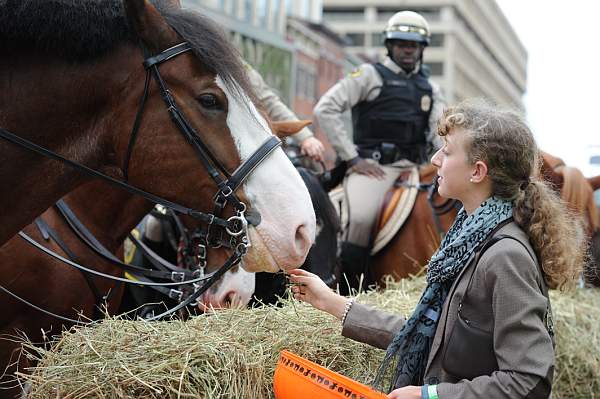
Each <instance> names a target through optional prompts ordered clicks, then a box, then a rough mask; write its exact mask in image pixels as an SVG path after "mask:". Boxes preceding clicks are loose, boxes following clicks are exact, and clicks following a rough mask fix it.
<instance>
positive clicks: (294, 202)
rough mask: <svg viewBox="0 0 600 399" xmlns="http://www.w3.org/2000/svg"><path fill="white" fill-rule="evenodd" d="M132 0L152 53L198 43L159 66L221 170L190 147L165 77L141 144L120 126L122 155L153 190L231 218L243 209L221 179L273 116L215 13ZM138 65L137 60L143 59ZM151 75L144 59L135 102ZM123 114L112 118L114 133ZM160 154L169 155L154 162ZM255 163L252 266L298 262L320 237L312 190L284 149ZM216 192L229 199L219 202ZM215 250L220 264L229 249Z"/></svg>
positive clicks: (135, 79) (244, 199)
mask: <svg viewBox="0 0 600 399" xmlns="http://www.w3.org/2000/svg"><path fill="white" fill-rule="evenodd" d="M124 4H125V11H126V14H127V18H128V21H129V25H130V26H132V27H133V30H134V31H135V33H136V34H137V36H138V37H139V39H140V40H141V42H142V43H143V45H144V47H145V48H146V49H147V51H149V52H150V53H151V54H157V53H160V52H161V51H164V50H165V49H169V48H172V47H173V46H176V45H178V44H179V43H182V42H184V41H185V42H187V43H188V44H189V45H190V47H191V51H187V52H185V53H183V54H180V55H177V56H176V57H174V58H172V59H170V60H168V61H167V62H165V63H163V64H160V66H157V67H156V69H157V70H158V69H159V70H160V78H161V79H162V81H163V82H164V85H165V87H166V88H168V93H169V95H170V96H171V97H172V100H173V102H174V104H175V105H176V106H177V107H178V108H179V111H180V115H183V116H184V118H185V119H186V121H185V122H184V123H185V124H188V125H189V126H190V127H191V128H192V131H193V133H194V134H195V135H196V137H197V138H199V140H200V141H201V142H202V143H203V144H202V145H203V146H204V147H205V149H206V152H207V153H209V155H210V154H212V156H209V157H208V158H209V159H208V164H212V165H213V170H212V171H211V170H207V166H206V164H207V160H206V159H205V160H203V162H201V161H200V160H199V159H198V158H199V154H198V152H199V151H198V149H197V148H196V147H193V146H191V145H190V143H189V140H190V139H189V137H184V136H183V135H181V134H179V133H178V132H177V133H175V134H174V132H175V131H176V130H177V129H176V127H175V125H174V124H173V121H172V120H171V119H172V118H173V115H172V113H171V115H169V113H168V112H167V109H166V107H165V105H164V104H163V98H161V96H162V97H164V96H165V92H164V91H163V92H161V90H159V87H158V86H159V85H151V86H150V88H149V95H148V99H147V106H148V107H149V109H148V110H147V112H145V113H144V115H143V118H142V120H141V123H140V128H139V133H138V137H137V140H136V142H135V147H133V150H131V148H132V144H131V143H132V141H131V138H130V136H129V134H128V132H123V131H122V130H123V129H122V128H121V134H116V136H115V148H116V151H115V152H116V154H121V157H120V159H119V163H120V164H125V165H127V164H128V171H129V179H130V181H131V182H135V181H145V182H147V181H151V182H152V183H153V184H152V185H151V187H152V192H153V193H156V194H158V195H164V196H165V197H166V198H177V199H178V200H179V201H180V202H183V203H184V204H186V206H190V207H192V208H194V209H198V210H200V211H202V212H207V213H210V212H212V211H214V209H215V208H224V209H223V210H222V212H223V215H224V217H225V218H227V217H231V216H235V215H236V212H240V209H239V208H236V207H235V205H236V202H233V203H232V201H230V199H231V197H228V196H227V193H224V192H223V191H220V190H222V189H223V187H219V186H218V185H219V183H221V184H222V183H223V181H226V180H227V178H229V177H230V176H231V175H233V174H234V171H236V169H237V168H238V167H240V165H241V164H242V163H244V162H246V161H248V160H251V158H252V157H253V156H254V155H255V154H256V152H257V150H258V149H259V148H261V146H262V145H263V143H264V142H265V141H266V140H268V139H269V138H271V137H273V132H272V131H271V129H270V128H269V125H268V123H267V121H266V120H265V119H264V118H263V117H262V115H261V114H260V113H259V112H258V111H257V109H256V107H255V105H254V104H253V102H252V93H251V91H250V89H249V86H248V85H247V83H246V80H245V77H244V74H243V71H244V69H243V66H242V64H241V63H240V60H239V57H238V55H237V53H236V52H235V50H234V49H233V48H231V47H230V46H229V45H228V44H227V39H226V38H225V37H224V36H223V35H222V34H221V33H220V32H219V31H218V30H217V29H216V28H215V27H214V26H213V25H212V23H211V22H210V21H208V20H205V19H203V18H201V17H200V16H197V15H194V14H192V13H191V12H189V11H185V10H178V9H173V8H171V9H164V10H161V13H162V14H161V13H159V12H158V11H157V10H156V9H155V8H154V7H153V6H152V5H151V4H149V3H148V2H146V1H142V0H128V1H125V2H124ZM140 52H141V50H138V53H140ZM140 56H141V54H140ZM136 64H138V65H139V59H138V60H136ZM143 73H144V71H143V68H141V66H138V67H136V68H133V71H132V73H131V74H130V76H129V77H128V79H127V83H128V84H126V86H128V87H127V88H126V89H125V90H124V93H128V96H127V97H128V100H129V101H128V102H130V103H131V104H132V105H133V104H136V102H137V101H138V99H139V98H142V97H143V94H142V90H143V85H142V84H141V82H142V81H143ZM150 107H151V109H152V111H151V110H150ZM121 122H123V120H115V121H114V122H113V126H114V127H115V131H118V128H117V124H120V123H121ZM123 133H125V134H123ZM196 137H194V139H195V138H196ZM127 157H129V159H127ZM159 159H167V160H170V161H168V162H148V161H149V160H159ZM219 164H221V165H222V167H219ZM215 166H216V167H215ZM250 166H251V168H252V172H251V173H249V174H248V175H247V177H246V179H245V182H244V184H243V185H241V186H240V187H239V189H238V190H237V191H236V192H235V193H234V196H237V198H238V199H239V203H242V204H244V205H245V206H244V208H246V209H242V212H243V211H245V213H246V214H253V215H255V218H254V219H255V221H254V225H251V226H250V227H249V229H248V239H249V241H250V244H251V247H250V249H249V251H248V254H247V255H246V257H245V259H244V265H245V267H246V268H247V269H248V270H249V271H259V270H266V271H277V270H279V269H290V268H293V267H297V266H299V265H300V264H302V262H303V261H304V259H305V257H306V255H307V253H308V250H309V248H310V246H311V244H312V241H313V239H314V231H315V220H314V213H313V211H312V209H311V206H310V198H309V196H308V192H307V190H306V188H305V186H304V185H303V183H302V180H301V179H300V177H299V176H298V173H297V172H296V171H295V169H294V168H293V166H292V165H291V163H290V162H289V160H288V159H287V158H286V157H285V154H284V153H283V151H282V150H281V149H279V148H277V149H275V150H273V151H272V152H271V153H270V154H269V155H268V156H266V157H265V158H262V160H260V163H258V164H255V165H250ZM219 169H222V170H219ZM215 171H216V172H219V174H222V177H221V178H220V179H215V176H214V173H215ZM208 172H211V173H212V175H211V173H208ZM173 176H177V177H176V178H175V179H173ZM220 193H221V194H223V195H220ZM234 196H232V197H234ZM214 197H217V199H220V200H221V202H220V203H216V202H217V201H215V198H214ZM248 219H249V218H248ZM210 252H211V254H210V258H209V259H210V261H211V262H221V263H222V261H223V259H225V258H226V257H227V256H228V254H227V252H225V251H222V250H218V251H217V250H210Z"/></svg>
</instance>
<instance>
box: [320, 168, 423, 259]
mask: <svg viewBox="0 0 600 399" xmlns="http://www.w3.org/2000/svg"><path fill="white" fill-rule="evenodd" d="M419 181H420V179H419V169H418V168H417V167H416V166H412V167H409V168H407V169H406V170H405V171H403V172H402V173H401V174H400V176H399V177H398V179H396V181H395V182H394V184H393V185H392V187H390V189H389V190H388V191H387V193H386V194H385V196H384V198H383V201H382V202H381V204H379V212H378V217H377V219H376V220H377V222H376V223H375V227H374V230H373V233H372V237H373V240H372V242H373V245H372V246H371V255H375V254H376V253H378V252H379V251H380V250H381V249H382V248H383V247H385V246H386V245H387V244H388V243H389V242H390V241H391V239H392V238H393V237H394V236H395V235H396V233H397V232H398V231H399V230H400V228H401V227H402V226H403V224H404V222H405V221H406V219H407V218H408V216H409V215H410V213H411V211H412V209H413V206H414V204H415V201H416V198H417V194H418V192H419ZM329 198H330V199H331V202H332V203H333V205H334V207H335V208H336V211H337V213H338V215H339V216H340V222H341V226H342V228H344V227H345V226H348V223H349V220H348V206H347V203H346V195H345V193H344V189H343V187H342V186H338V187H337V188H335V189H333V190H332V191H331V192H330V193H329Z"/></svg>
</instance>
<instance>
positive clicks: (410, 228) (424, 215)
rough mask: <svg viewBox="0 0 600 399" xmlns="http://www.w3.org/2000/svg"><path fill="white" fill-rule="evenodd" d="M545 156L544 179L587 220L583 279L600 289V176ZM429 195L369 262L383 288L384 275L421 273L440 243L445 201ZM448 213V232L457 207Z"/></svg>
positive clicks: (431, 172)
mask: <svg viewBox="0 0 600 399" xmlns="http://www.w3.org/2000/svg"><path fill="white" fill-rule="evenodd" d="M541 155H542V167H541V177H542V178H543V179H544V180H545V181H546V182H548V183H549V184H551V185H552V186H553V187H554V188H555V189H556V190H557V191H558V192H560V195H561V198H562V199H563V200H564V201H565V203H566V204H567V205H568V206H569V207H570V208H571V209H572V210H573V211H574V212H575V213H576V214H578V215H580V216H581V217H582V220H584V223H585V227H586V232H587V235H588V239H589V240H590V248H591V252H592V259H591V262H590V264H589V265H587V270H586V273H584V276H585V277H586V280H587V281H588V282H589V283H591V284H594V285H597V286H600V268H599V266H598V265H600V233H599V230H598V227H599V225H600V223H599V222H600V221H599V219H598V210H597V208H596V206H595V204H594V198H593V194H594V191H595V190H596V189H598V188H599V186H600V176H596V177H592V178H585V177H584V176H583V174H582V173H581V171H579V170H578V169H577V168H573V167H569V166H566V165H565V164H564V162H563V161H562V160H561V159H560V158H557V157H554V156H551V155H550V154H547V153H545V152H542V153H541ZM434 176H435V168H433V167H431V166H428V167H425V168H423V169H421V171H420V180H421V181H432V179H433V178H434ZM427 195H428V194H427V193H426V192H420V193H419V194H418V196H417V200H416V202H415V206H414V208H413V210H412V213H411V214H410V216H409V218H408V219H407V220H406V222H405V223H404V225H403V227H402V228H401V230H400V231H399V232H398V234H397V235H396V236H395V237H394V238H393V239H392V241H390V243H389V244H388V245H387V246H386V247H385V248H383V249H382V250H381V251H380V252H379V253H377V254H376V255H374V256H373V257H372V258H371V260H370V270H371V272H372V278H373V281H374V282H377V283H379V284H381V285H384V282H385V276H387V275H391V276H392V277H394V278H395V279H400V278H403V277H407V276H408V275H410V274H415V273H418V272H419V271H420V270H422V268H423V266H425V265H426V264H427V262H428V261H429V258H430V257H431V256H432V255H433V253H434V251H435V250H436V249H437V247H438V246H439V244H440V239H441V235H440V234H439V229H438V228H437V226H436V224H435V223H434V219H433V214H434V208H435V207H437V206H441V205H442V204H444V203H445V202H446V200H445V199H444V198H442V197H440V196H436V197H434V202H433V204H434V206H433V207H432V206H431V205H430V203H429V202H428V199H427ZM444 208H445V209H446V210H447V211H448V212H446V213H444V214H442V215H439V222H440V225H441V227H442V229H443V231H444V232H445V231H448V229H449V228H450V226H451V225H452V222H454V218H455V217H456V213H457V211H456V208H453V207H444Z"/></svg>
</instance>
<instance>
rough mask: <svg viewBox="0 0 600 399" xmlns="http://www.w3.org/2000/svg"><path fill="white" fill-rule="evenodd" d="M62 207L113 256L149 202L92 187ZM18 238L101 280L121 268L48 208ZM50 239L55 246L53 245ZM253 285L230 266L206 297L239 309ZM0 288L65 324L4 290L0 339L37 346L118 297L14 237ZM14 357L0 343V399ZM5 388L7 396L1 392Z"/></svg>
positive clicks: (105, 282) (106, 283)
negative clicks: (232, 301) (228, 298)
mask: <svg viewBox="0 0 600 399" xmlns="http://www.w3.org/2000/svg"><path fill="white" fill-rule="evenodd" d="M63 201H64V203H65V204H66V205H67V206H68V207H69V208H70V210H71V211H72V212H73V214H74V215H75V216H76V218H77V219H78V220H79V221H80V222H81V223H82V224H83V225H84V226H85V227H86V228H87V229H88V230H89V231H90V232H91V233H92V234H93V235H94V237H95V238H96V239H97V240H98V241H99V242H100V243H102V246H103V247H104V248H106V249H107V250H108V251H109V252H111V253H113V254H116V253H117V251H118V250H119V248H120V247H121V245H122V243H123V240H124V239H125V237H126V236H127V234H128V233H129V232H130V231H131V229H133V228H134V227H135V226H136V224H137V223H138V222H139V221H140V220H141V219H142V218H143V217H144V215H145V214H146V213H148V212H149V211H150V209H151V208H152V203H150V202H148V201H146V200H144V199H143V198H140V197H138V196H134V195H131V194H129V193H127V192H124V191H121V190H118V189H115V188H113V187H110V186H108V187H107V185H106V184H105V183H103V182H100V181H98V182H92V183H88V184H85V185H83V186H81V187H80V188H78V189H77V190H75V191H73V192H72V193H70V194H69V195H67V196H66V197H65V198H64V199H63ZM40 219H41V220H40ZM23 231H24V232H25V233H26V234H28V235H29V236H30V237H32V238H34V239H35V240H36V241H38V242H39V243H43V244H44V246H45V247H46V248H48V249H50V250H52V251H54V252H56V253H59V254H61V255H62V256H63V257H66V258H67V259H70V260H73V261H76V262H78V263H80V264H83V265H85V266H86V267H87V268H90V269H93V270H95V271H98V272H101V273H104V274H108V275H109V276H115V277H122V275H123V270H122V269H121V268H119V267H117V266H115V265H114V264H113V263H112V262H109V261H108V260H106V259H105V258H104V257H101V256H100V255H98V254H97V253H96V252H94V251H93V250H92V249H91V248H90V247H88V246H87V245H86V244H85V243H84V242H83V241H82V240H81V239H80V238H79V237H78V236H77V234H76V233H75V231H74V230H73V229H71V228H70V227H69V225H68V222H67V220H66V219H65V218H64V217H63V216H61V213H60V212H59V211H58V210H57V208H55V207H52V208H50V209H48V210H47V211H46V212H44V213H43V214H42V215H41V217H40V218H39V219H36V222H35V223H32V224H31V225H29V226H27V227H26V228H25V229H23ZM48 232H50V234H49V235H46V237H44V233H45V234H48ZM54 234H56V237H58V239H55V238H54ZM58 241H60V244H59V242H58ZM219 266H220V265H215V264H210V263H209V264H208V265H207V267H206V269H205V271H206V272H207V273H211V272H213V271H215V269H218V267H219ZM169 282H170V281H169ZM253 284H254V273H248V272H246V271H244V270H243V269H242V268H240V267H236V268H234V269H231V270H229V271H228V272H227V273H226V274H225V275H224V276H223V278H222V279H221V281H218V282H217V284H216V286H217V287H216V289H213V288H212V287H211V289H209V291H211V297H213V298H214V297H215V296H217V297H218V296H219V295H222V296H224V295H225V294H227V295H234V296H235V297H237V298H245V302H246V303H247V302H248V301H249V300H250V296H251V295H252V291H253V289H252V290H250V291H248V288H247V287H252V288H253ZM0 286H1V287H3V288H5V289H8V290H9V291H10V292H11V293H13V294H16V295H18V296H19V297H21V298H22V299H25V300H26V301H28V302H29V303H31V304H33V305H35V306H38V307H39V308H42V309H43V310H45V311H48V312H51V313H54V314H56V315H58V316H61V317H64V318H65V319H60V318H57V317H53V316H52V315H50V314H48V313H45V312H42V311H40V310H38V309H35V308H34V307H32V306H30V305H27V304H25V303H24V302H22V301H20V300H17V299H16V298H14V297H13V296H9V295H8V294H7V293H5V292H4V291H3V292H0V300H1V301H2V303H3V305H4V309H5V311H4V312H2V314H1V315H0V334H1V336H2V337H8V336H15V335H17V334H24V335H26V336H27V337H28V338H29V339H30V340H32V342H42V341H43V335H44V334H46V335H49V334H55V333H60V332H61V331H62V330H63V329H64V328H68V327H70V326H71V325H73V323H72V322H70V321H69V320H66V319H75V320H77V319H82V320H93V319H96V318H98V316H99V315H101V311H102V310H103V309H102V308H101V307H104V305H105V306H106V311H107V312H108V313H109V314H116V312H117V311H118V309H119V305H120V302H121V297H122V293H123V283H121V282H118V281H114V280H110V279H107V278H105V277H97V276H94V275H92V274H88V273H86V272H82V271H80V270H77V269H75V268H73V267H70V266H69V265H66V264H64V263H63V262H60V261H58V260H56V259H54V258H52V257H49V256H48V255H47V254H45V253H43V252H41V251H38V250H35V249H34V248H32V247H31V246H30V245H29V244H28V243H27V242H26V241H24V240H23V239H21V237H20V236H15V237H13V238H12V239H11V240H9V241H8V242H7V243H6V244H5V245H3V246H2V247H1V248H0ZM146 289H150V288H149V287H146ZM169 289H174V290H177V289H181V288H180V287H179V286H172V287H171V286H169V287H167V288H166V289H165V290H166V291H169ZM173 292H177V291H173ZM206 292H208V291H206ZM206 292H205V294H206ZM219 293H221V294H219ZM202 300H203V297H200V298H199V302H200V303H202ZM213 301H214V300H213ZM223 305H224V304H221V306H223ZM20 351H21V345H20V343H19V342H15V340H12V339H0V370H2V374H3V377H2V378H1V379H0V397H14V396H15V395H17V394H18V393H19V392H18V391H19V388H18V387H17V386H14V385H15V378H14V371H15V370H16V369H17V368H18V369H19V371H21V372H26V368H27V367H28V366H30V364H29V362H28V360H27V358H26V357H25V356H22V355H21V352H20ZM11 385H13V389H12V390H11V389H7V388H9V387H11Z"/></svg>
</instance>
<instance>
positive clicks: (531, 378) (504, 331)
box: [342, 222, 554, 399]
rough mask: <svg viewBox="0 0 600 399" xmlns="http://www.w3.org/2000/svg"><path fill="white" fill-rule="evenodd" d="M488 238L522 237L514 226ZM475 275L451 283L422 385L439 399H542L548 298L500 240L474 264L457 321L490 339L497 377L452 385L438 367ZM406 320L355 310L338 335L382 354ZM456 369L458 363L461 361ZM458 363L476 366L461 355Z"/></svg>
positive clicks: (547, 368) (547, 372) (533, 269)
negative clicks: (467, 321)
mask: <svg viewBox="0 0 600 399" xmlns="http://www.w3.org/2000/svg"><path fill="white" fill-rule="evenodd" d="M495 234H507V235H510V236H512V237H515V238H518V239H519V241H521V242H522V243H525V244H526V245H527V246H528V247H529V248H528V249H529V251H530V252H531V254H533V253H534V252H533V250H532V248H531V247H530V246H529V241H528V238H527V236H526V235H525V233H524V232H523V231H522V230H521V229H520V228H519V227H518V226H517V225H516V224H515V223H514V222H512V223H509V224H507V225H506V226H503V227H502V228H501V229H499V230H498V231H497V232H496V233H495ZM474 267H475V259H471V261H470V262H469V264H468V266H467V267H465V268H464V269H463V270H462V271H461V273H460V274H459V276H458V278H457V279H456V281H455V282H454V284H453V286H452V288H451V290H450V294H449V295H448V298H447V299H446V302H445V303H444V308H443V310H442V314H441V316H440V321H439V323H438V326H437V330H436V334H435V336H434V338H433V344H432V348H431V352H430V354H429V360H428V362H427V368H426V371H425V378H424V382H425V383H427V384H432V385H433V384H438V387H437V389H438V396H439V398H440V399H450V398H461V399H471V398H473V399H475V398H491V399H495V398H510V399H515V398H532V399H533V398H535V399H538V398H548V397H549V396H550V387H551V384H552V374H553V370H554V350H553V346H552V340H551V337H550V334H549V333H548V330H547V328H546V324H545V315H546V310H547V306H548V299H547V297H546V296H545V295H544V294H543V293H542V292H541V290H540V284H544V283H543V282H542V281H541V274H540V269H539V266H538V265H537V261H536V262H534V261H533V260H532V258H531V256H530V255H529V254H528V253H527V250H526V249H525V248H524V247H523V245H521V244H519V243H518V242H516V241H514V240H512V239H503V240H500V241H498V242H496V243H494V244H493V245H492V246H491V247H489V248H488V249H487V250H486V251H485V252H484V253H483V254H482V255H481V258H480V259H479V262H478V265H477V268H476V269H475V273H474V276H473V281H472V283H471V286H470V288H469V293H468V296H469V306H468V307H467V306H465V305H464V304H463V308H462V313H461V314H463V315H465V317H466V316H468V318H469V319H470V320H471V321H472V324H473V325H475V326H477V327H480V328H481V329H483V330H485V331H488V332H491V333H492V335H493V342H494V344H493V346H494V348H493V352H494V354H493V355H495V357H496V361H497V363H498V368H499V371H495V372H493V373H492V374H491V375H481V376H480V377H476V378H474V379H473V380H466V379H463V380H459V379H458V378H456V377H454V376H452V375H450V374H449V373H448V372H447V371H445V370H444V368H443V367H442V360H443V355H444V349H445V346H446V345H447V343H448V340H449V336H450V332H451V331H452V328H453V327H454V325H455V322H456V320H457V311H458V304H459V302H460V300H461V298H462V297H463V296H464V294H465V290H466V287H467V285H468V282H469V278H470V276H471V272H472V271H473V268H474ZM404 321H405V319H404V318H403V317H400V316H393V315H389V314H386V313H384V312H382V311H378V310H375V309H373V308H370V307H368V306H365V305H361V304H354V305H353V306H352V308H351V309H350V311H349V312H348V316H347V317H346V320H345V322H344V326H343V329H342V334H343V335H344V336H345V337H348V338H352V339H354V340H356V341H359V342H364V343H367V344H370V345H372V346H375V347H378V348H381V349H385V348H387V346H388V344H389V343H390V342H391V340H392V339H393V338H394V336H395V335H396V333H397V332H398V331H399V330H400V328H401V327H402V325H403V324H404ZM461 361H462V359H461ZM464 361H465V362H477V359H472V358H469V353H465V360H464Z"/></svg>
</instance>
